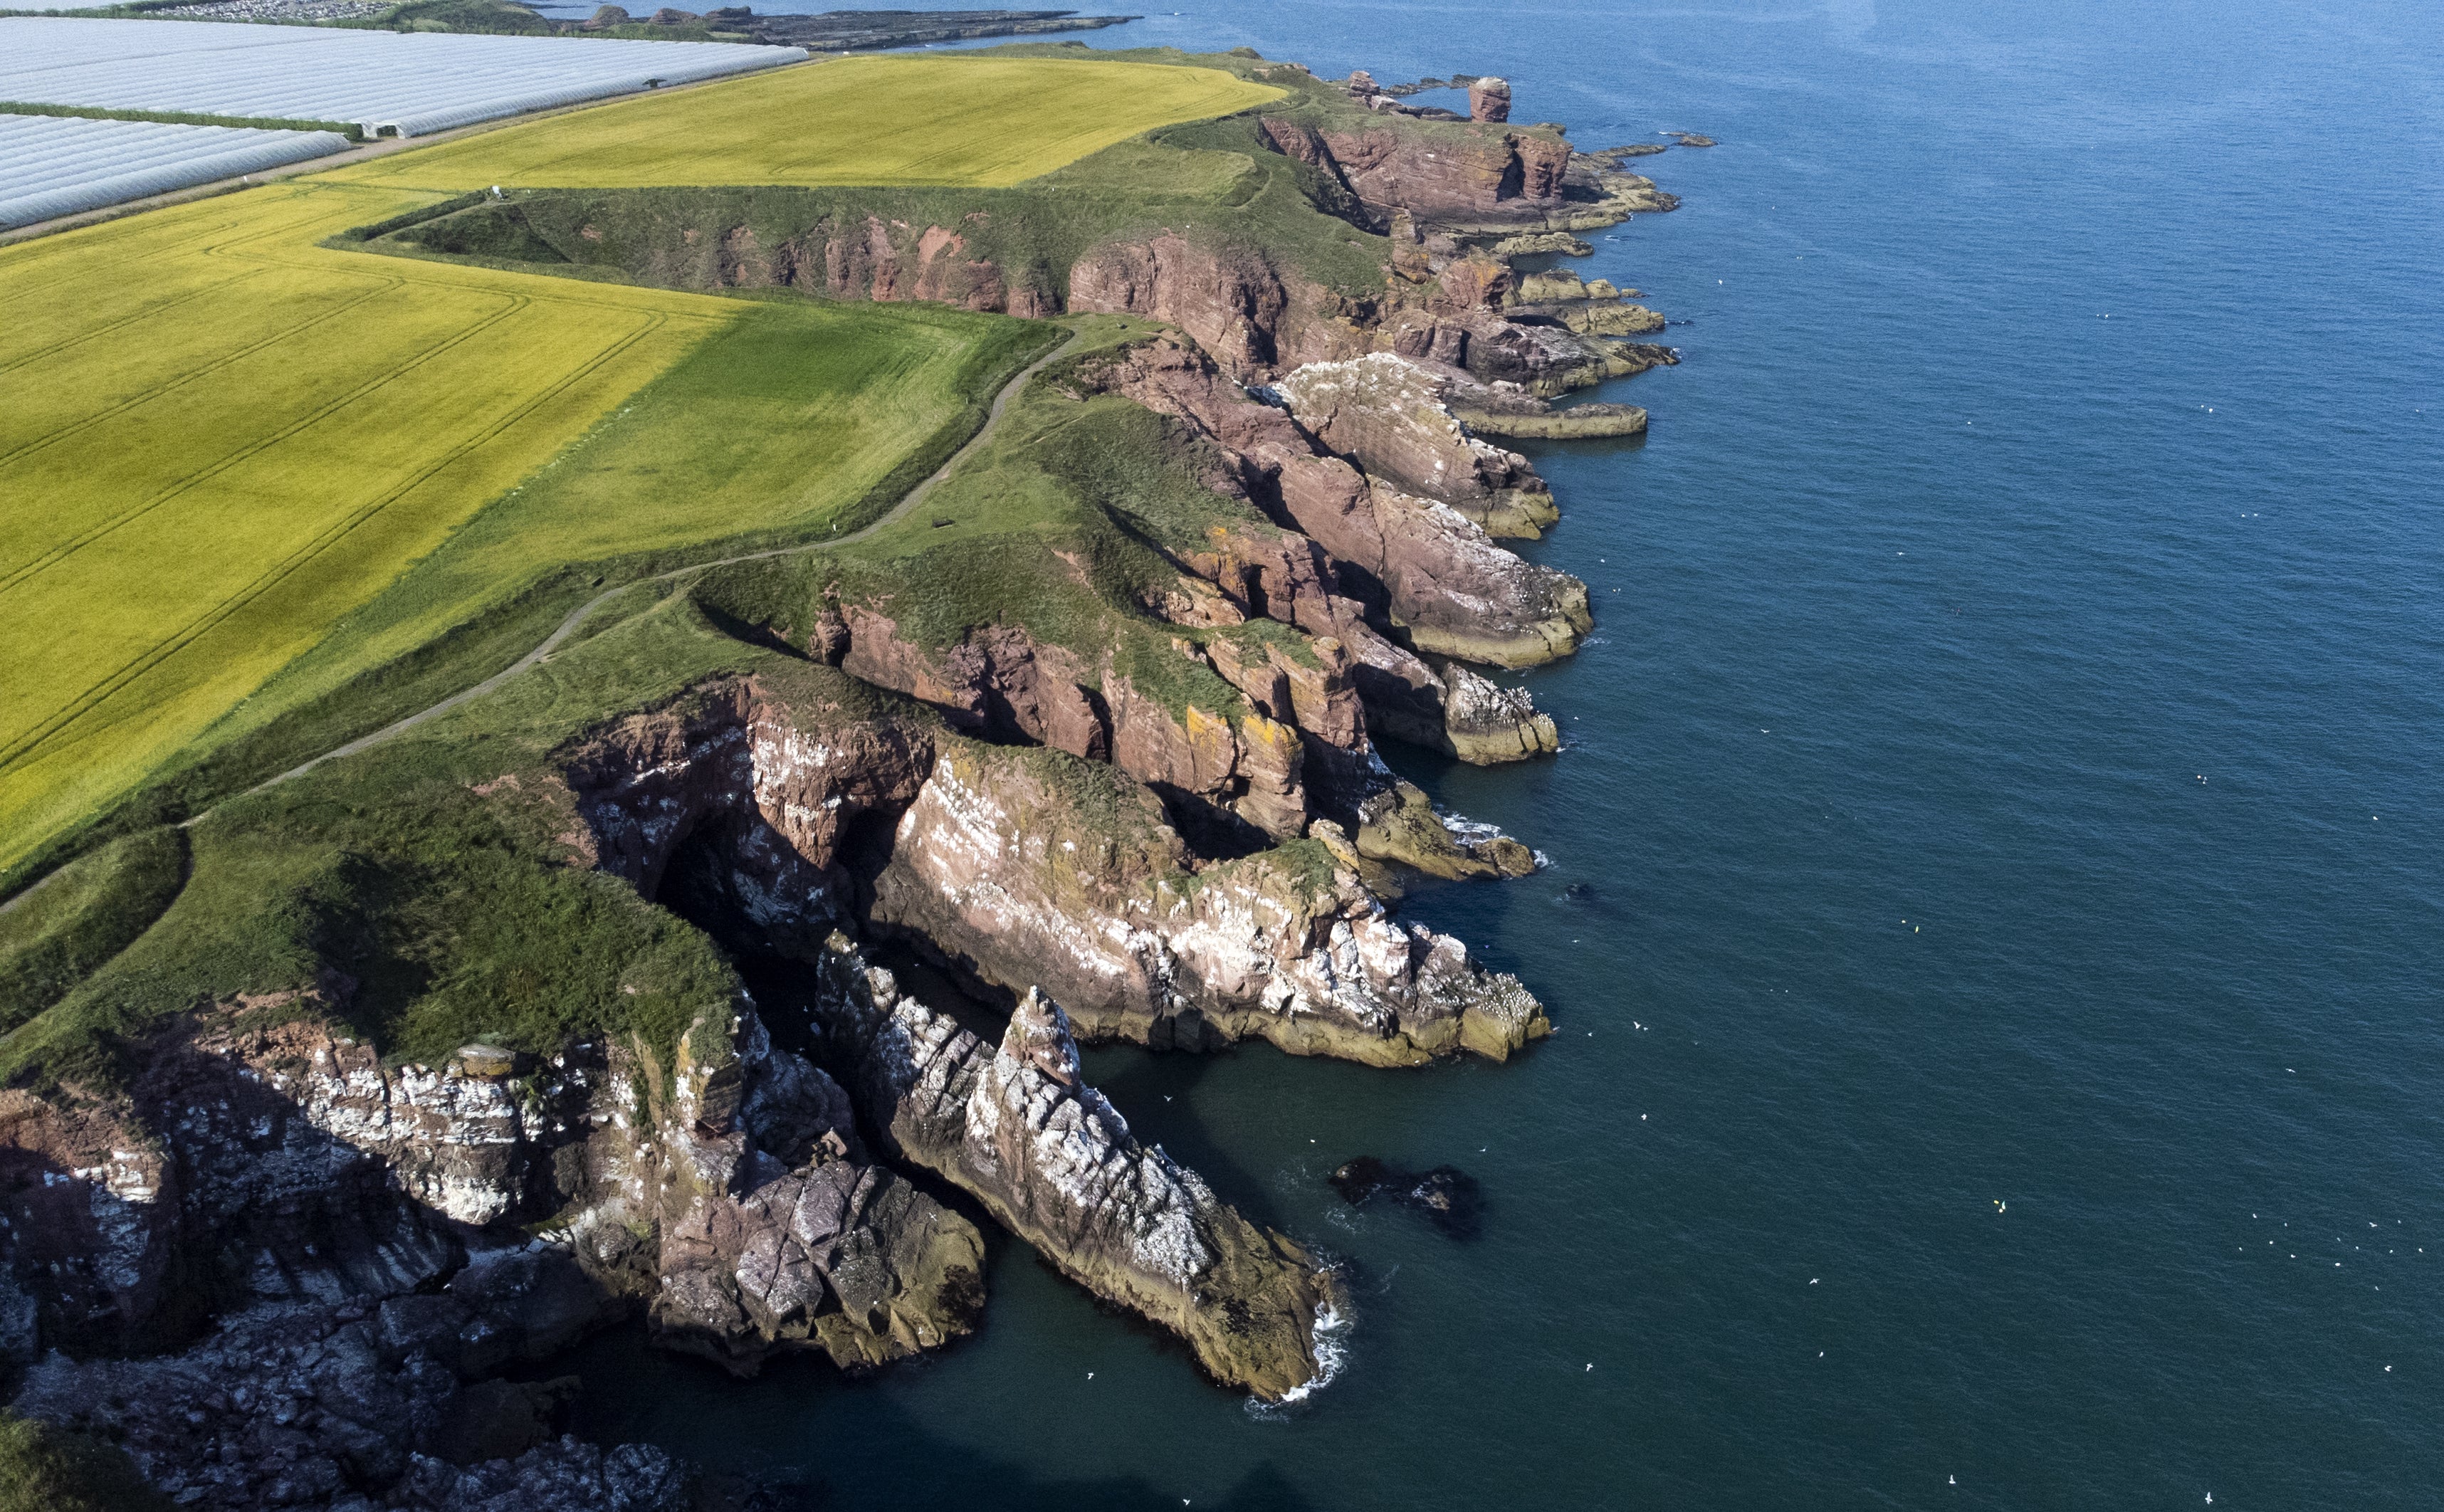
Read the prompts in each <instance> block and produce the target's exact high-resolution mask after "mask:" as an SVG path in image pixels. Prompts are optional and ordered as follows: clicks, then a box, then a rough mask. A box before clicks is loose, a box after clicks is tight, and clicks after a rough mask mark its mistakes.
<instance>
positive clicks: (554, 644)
mask: <svg viewBox="0 0 2444 1512" xmlns="http://www.w3.org/2000/svg"><path fill="white" fill-rule="evenodd" d="M1078 341H1079V336H1078V333H1076V332H1072V333H1071V334H1070V336H1069V338H1068V339H1067V340H1066V341H1063V342H1061V344H1060V345H1058V346H1055V347H1054V348H1052V349H1051V350H1050V351H1048V352H1046V353H1045V354H1044V355H1043V356H1042V357H1039V358H1037V359H1036V360H1034V361H1032V362H1029V363H1028V365H1027V366H1026V367H1024V368H1022V369H1020V370H1019V373H1018V376H1017V377H1015V378H1011V379H1010V380H1009V382H1008V383H1005V384H1003V385H1002V388H1001V392H1000V393H998V394H995V395H994V396H993V399H992V404H991V406H990V407H989V408H988V409H987V410H986V411H985V422H984V424H982V425H980V426H978V427H977V428H976V433H975V434H973V435H972V436H970V437H968V439H967V440H966V441H964V442H962V443H961V444H960V446H959V449H958V450H957V451H955V452H952V453H951V454H950V456H949V457H948V458H946V459H945V460H944V461H943V463H942V465H941V466H940V467H938V468H935V470H933V472H931V473H930V474H928V475H927V476H926V478H925V479H924V481H923V482H921V483H919V484H917V485H916V487H915V488H913V489H909V490H908V492H907V494H906V495H905V496H903V497H902V498H901V499H900V501H899V502H898V504H895V505H893V506H892V507H890V508H889V509H887V510H885V511H884V512H883V513H882V514H881V515H880V516H879V517H878V518H876V519H875V520H873V521H872V522H870V523H868V524H866V525H863V526H859V527H858V528H857V529H855V530H852V531H850V532H849V533H848V534H846V535H842V536H829V537H826V538H825V539H824V540H822V541H815V542H807V543H805V544H800V545H794V546H775V547H773V548H772V549H770V550H768V551H749V552H742V553H740V554H739V555H737V556H733V557H718V558H715V559H714V560H713V561H711V562H691V563H689V564H688V565H687V566H684V567H674V568H672V569H671V570H670V571H668V572H657V573H656V574H654V575H653V576H651V577H648V578H636V579H632V580H630V581H627V582H623V583H621V584H620V585H619V586H618V587H616V588H605V589H603V590H602V592H601V593H599V594H596V595H595V596H594V597H593V598H591V599H586V600H585V601H584V602H583V603H582V604H580V605H578V606H577V607H576V608H575V609H572V610H570V611H569V612H568V617H567V618H565V619H563V620H562V621H561V622H560V623H559V625H558V626H556V627H555V628H554V629H553V630H552V633H551V634H550V635H548V636H545V637H544V638H543V640H542V642H541V643H540V644H538V645H537V646H536V647H535V648H534V649H533V650H532V651H529V652H528V653H527V654H526V655H523V656H520V657H519V658H518V659H517V660H515V661H513V662H511V663H510V664H509V666H507V667H504V668H502V669H501V670H500V671H499V672H496V673H492V675H491V676H490V677H487V678H485V679H484V680H483V681H482V682H479V683H477V684H475V685H474V686H473V687H472V688H468V689H465V690H463V691H459V692H455V693H453V694H451V695H450V696H449V697H447V698H444V699H442V700H441V701H440V702H439V703H436V704H434V705H431V706H429V707H427V708H424V709H420V710H417V711H416V712H415V713H413V714H409V715H407V716H406V717H405V718H403V719H398V720H395V721H393V722H392V723H390V724H387V725H384V726H383V727H382V728H380V729H378V730H375V731H374V732H373V733H372V734H370V735H361V736H359V737H358V738H357V739H355V740H352V741H349V742H348V743H347V744H345V745H343V746H335V747H332V748H331V749H329V750H326V751H324V753H323V754H322V755H320V756H316V757H314V758H313V759H312V760H310V761H305V762H301V763H299V764H298V765H295V766H291V767H290V768H288V769H287V771H285V772H282V773H280V774H279V775H278V776H276V777H271V778H267V779H266V780H265V781H263V782H260V783H257V784H255V785H254V786H252V787H250V788H248V789H246V790H245V791H244V792H242V793H238V794H235V795H233V796H235V797H239V798H250V797H252V796H253V795H255V794H257V793H261V792H267V791H268V790H270V789H271V788H274V787H277V786H279V785H280V784H283V783H286V782H288V781H289V780H291V779H292V778H298V777H303V776H305V774H306V773H307V772H310V771H312V770H313V769H314V768H315V767H317V766H320V765H323V764H324V762H330V761H337V760H339V759H340V758H341V757H343V756H354V755H356V754H357V753H358V752H359V751H363V750H370V749H372V748H373V747H376V746H380V745H383V744H386V743H388V742H390V741H393V740H396V739H398V737H399V736H401V735H404V734H406V733H407V732H408V731H409V730H411V729H414V728H417V726H419V725H422V724H425V723H427V722H429V721H431V720H434V719H437V718H439V717H440V716H441V715H443V714H446V713H448V712H450V711H451V710H454V709H456V708H458V707H459V706H460V705H462V704H467V703H472V702H473V701H474V700H476V699H478V698H481V697H483V696H484V695H485V694H486V693H489V692H491V691H493V690H494V689H496V688H498V687H500V686H501V685H502V684H503V683H505V682H508V681H509V679H510V678H512V677H515V676H516V675H517V674H518V673H522V672H525V671H527V670H528V668H531V667H537V666H540V665H542V664H543V663H544V662H546V661H548V660H549V659H550V658H551V654H552V653H553V652H554V651H557V650H559V649H560V646H561V644H562V643H563V642H564V641H565V640H567V638H568V637H569V636H572V635H574V634H576V633H577V629H578V627H579V626H581V625H583V623H585V621H586V620H587V618H590V617H591V616H592V615H593V614H594V611H596V610H597V609H600V608H602V606H603V605H604V604H606V603H609V602H610V601H611V600H612V599H617V598H618V597H620V595H621V594H623V593H626V592H628V591H629V590H630V589H632V588H637V587H641V586H643V585H644V584H646V583H654V582H674V581H677V580H679V579H681V578H686V577H691V576H693V575H694V574H696V573H700V572H710V571H712V570H713V568H715V567H731V566H736V565H738V564H739V563H740V562H768V561H771V560H772V559H774V558H776V557H795V556H803V555H805V553H807V552H810V551H830V550H833V549H836V548H838V547H841V546H845V545H851V544H855V543H857V542H859V541H862V540H864V539H865V538H866V537H868V536H871V535H873V534H874V533H875V532H876V531H878V530H880V529H881V528H882V527H883V526H888V525H893V524H896V523H898V521H900V520H902V519H905V518H906V517H907V516H908V515H909V514H910V513H911V512H912V511H913V510H915V509H916V507H917V506H918V505H919V504H922V503H923V502H924V501H925V497H926V495H928V494H930V493H932V492H933V491H934V489H935V485H937V484H939V483H940V482H941V481H942V480H943V479H945V478H947V477H949V476H950V475H951V473H952V472H953V471H954V470H956V469H957V468H958V466H959V464H960V463H962V462H965V461H966V460H967V459H968V458H969V456H970V455H971V454H972V453H973V452H975V451H976V450H977V449H979V448H980V447H982V446H983V445H984V444H985V443H986V442H988V441H990V440H991V439H992V436H993V433H994V432H996V431H998V430H999V429H1001V418H1002V413H1003V412H1004V411H1005V410H1007V409H1009V401H1010V399H1011V397H1012V396H1015V395H1016V394H1017V393H1018V392H1019V390H1021V389H1023V388H1025V387H1026V386H1027V384H1028V382H1029V381H1030V380H1031V379H1032V378H1034V377H1035V375H1036V374H1037V373H1039V372H1041V371H1043V370H1044V368H1045V367H1046V366H1047V365H1048V364H1050V363H1051V362H1052V360H1054V359H1055V358H1058V357H1060V356H1062V355H1063V354H1064V353H1065V352H1067V351H1068V350H1069V349H1070V348H1071V347H1073V346H1075V345H1077V344H1078ZM223 802H227V800H223ZM214 807H218V805H217V804H215V805H214ZM212 813H213V809H210V808H208V809H205V810H204V811H203V812H202V813H200V814H196V815H194V816H193V817H192V818H190V819H188V820H186V821H184V822H182V823H181V824H180V825H179V826H178V827H179V828H181V829H187V828H192V827H193V826H194V825H195V824H197V823H200V822H201V821H203V820H205V819H207V818H209V817H210V816H211V814H212ZM28 891H30V889H29V890H28ZM18 895H19V896H20V897H22V896H24V895H25V894H18ZM14 901H15V900H14V899H11V900H10V903H11V904H13V903H14ZM8 906H9V905H0V912H6V909H7V907H8Z"/></svg>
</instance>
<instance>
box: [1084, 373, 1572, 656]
mask: <svg viewBox="0 0 2444 1512" xmlns="http://www.w3.org/2000/svg"><path fill="white" fill-rule="evenodd" d="M1093 380H1094V381H1095V382H1097V383H1099V384H1100V385H1102V387H1103V388H1104V390H1105V391H1106V392H1112V393H1119V394H1123V395H1126V396H1128V397H1130V398H1132V399H1135V400H1136V401H1137V402H1138V403H1139V404H1142V405H1144V406H1145V407H1146V408H1148V409H1151V410H1153V411H1155V412H1156V413H1157V414H1161V415H1173V416H1175V417H1176V418H1178V419H1181V420H1183V421H1185V422H1186V423H1187V424H1188V425H1189V426H1190V427H1191V428H1192V429H1194V431H1195V432H1197V433H1199V434H1201V435H1203V436H1205V437H1207V438H1208V439H1210V440H1212V441H1213V443H1214V444H1215V445H1216V446H1217V447H1219V448H1221V449H1222V450H1223V451H1224V452H1225V453H1226V454H1227V455H1228V456H1230V457H1231V459H1232V460H1233V462H1234V463H1235V464H1236V467H1237V470H1238V473H1239V476H1240V477H1241V478H1242V479H1243V480H1244V483H1245V486H1246V487H1247V488H1248V489H1249V491H1250V495H1251V496H1252V497H1254V498H1255V499H1256V500H1257V501H1258V502H1259V503H1262V504H1264V505H1266V506H1268V507H1270V508H1272V509H1274V510H1277V511H1278V512H1279V514H1280V515H1281V516H1282V517H1283V518H1285V519H1286V520H1287V522H1288V523H1289V524H1292V525H1294V526H1297V527H1298V529H1299V530H1300V531H1301V532H1303V533H1304V534H1305V535H1306V536H1307V537H1308V538H1309V539H1311V540H1313V541H1314V542H1315V543H1316V544H1318V545H1320V546H1322V547H1323V548H1324V551H1325V552H1326V553H1328V554H1329V555H1330V556H1331V558H1332V559H1333V561H1334V562H1336V563H1338V564H1339V567H1340V571H1339V573H1338V578H1339V582H1340V586H1341V587H1342V592H1343V593H1344V594H1346V595H1347V596H1348V597H1351V598H1353V599H1359V600H1361V601H1371V602H1373V603H1376V604H1379V605H1381V606H1382V607H1383V609H1384V610H1385V611H1386V612H1387V613H1388V614H1389V615H1390V617H1391V618H1392V619H1393V621H1394V622H1396V623H1397V624H1398V625H1399V626H1400V627H1402V628H1403V629H1404V630H1405V631H1406V632H1407V635H1408V636H1409V639H1410V641H1411V643H1412V644H1413V645H1414V646H1415V647H1416V649H1417V650H1420V651H1428V652H1433V653H1435V654H1438V655H1448V656H1457V657H1460V658H1462V659H1465V660H1470V661H1482V662H1487V663H1490V664H1491V665H1493V666H1498V667H1527V666H1534V665H1537V664H1539V663H1542V662H1546V661H1550V660H1553V659H1555V658H1556V657H1559V656H1564V655H1568V654H1569V653H1570V652H1571V651H1572V650H1574V649H1575V648H1576V646H1577V644H1578V640H1579V637H1580V636H1583V635H1584V634H1585V633H1586V632H1587V631H1588V630H1589V629H1591V628H1592V627H1593V624H1594V621H1593V618H1592V617H1591V616H1590V615H1589V613H1588V610H1587V599H1586V585H1585V584H1583V583H1582V582H1580V581H1578V580H1577V579H1576V578H1573V577H1570V576H1569V575H1568V574H1566V573H1563V572H1557V571H1555V570H1553V569H1552V568H1550V567H1544V566H1539V565H1536V564H1534V563H1531V562H1523V561H1521V560H1520V559H1519V558H1518V557H1516V556H1513V555H1512V554H1511V553H1509V552H1508V551H1506V550H1504V549H1503V548H1502V547H1500V546H1498V545H1496V544H1494V543H1493V541H1492V539H1491V538H1490V537H1489V536H1488V535H1487V534H1486V532H1485V529H1484V527H1483V526H1479V525H1477V524H1476V523H1475V522H1474V521H1472V520H1470V519H1469V518H1467V517H1466V516H1465V515H1463V514H1461V513H1460V512H1459V511H1458V510H1456V509H1454V508H1453V507H1451V506H1450V505H1447V504H1444V503H1441V502H1440V501H1438V500H1435V499H1429V498H1421V497H1419V496H1417V495H1416V494H1412V493H1408V492H1404V491H1402V490H1401V489H1398V488H1397V487H1395V486H1393V485H1392V484H1390V483H1389V482H1387V481H1386V480H1383V479H1378V478H1370V477H1368V476H1367V475H1366V474H1365V473H1363V472H1361V471H1360V470H1358V469H1357V468H1355V467H1353V466H1351V465H1350V463H1349V462H1348V461H1346V460H1344V459H1343V458H1342V457H1338V456H1334V455H1332V454H1331V453H1330V452H1326V451H1325V450H1324V448H1322V447H1320V446H1319V445H1318V444H1317V443H1316V442H1315V440H1313V439H1312V438H1311V437H1310V436H1309V435H1308V434H1307V433H1306V432H1305V430H1303V429H1301V427H1300V425H1299V424H1298V422H1297V421H1296V420H1295V419H1293V418H1292V416H1291V415H1288V414H1287V413H1285V412H1283V411H1280V410H1275V409H1271V408H1269V407H1268V406H1265V405H1261V404H1257V403H1255V402H1253V401H1252V400H1250V399H1249V398H1248V397H1246V396H1245V395H1244V394H1242V393H1241V392H1240V391H1239V389H1238V387H1237V385H1235V384H1232V383H1231V382H1229V381H1228V380H1227V379H1225V378H1222V376H1221V374H1220V373H1219V372H1218V371H1217V370H1216V369H1215V368H1214V366H1213V363H1212V361H1211V360H1208V359H1206V358H1205V357H1204V355H1203V354H1202V353H1200V352H1197V351H1195V350H1194V348H1190V347H1186V346H1183V345H1181V344H1180V343H1178V342H1176V341H1153V342H1149V343H1146V344H1144V345H1141V346H1137V347H1132V348H1130V349H1129V350H1128V351H1127V352H1126V353H1124V354H1123V355H1121V356H1120V358H1118V359H1117V360H1114V361H1113V362H1112V363H1110V364H1108V365H1107V366H1105V367H1103V368H1102V369H1101V370H1100V371H1099V372H1098V373H1097V375H1096V376H1095V378H1094V379H1093ZM1333 389H1334V392H1335V393H1336V394H1337V395H1340V396H1341V397H1342V404H1341V408H1342V409H1345V410H1346V411H1347V412H1348V414H1347V415H1346V418H1345V420H1343V421H1342V423H1344V424H1345V425H1346V426H1347V427H1348V429H1349V432H1350V433H1351V434H1353V435H1356V434H1360V433H1369V434H1375V435H1384V436H1390V435H1394V434H1397V433H1398V432H1399V430H1400V429H1401V426H1400V422H1399V420H1398V418H1397V417H1388V418H1383V419H1381V420H1374V419H1370V418H1368V417H1365V416H1363V415H1361V414H1360V413H1359V411H1360V410H1361V404H1360V402H1359V399H1360V397H1361V396H1357V395H1353V394H1348V393H1346V392H1345V390H1346V386H1345V385H1334V386H1333ZM1447 439H1448V437H1447ZM1382 450H1383V451H1385V452H1388V453H1392V454H1397V455H1400V456H1403V457H1404V458H1406V459H1408V460H1411V461H1415V462H1416V463H1417V465H1418V466H1419V467H1420V470H1424V471H1427V472H1428V473H1431V472H1432V463H1431V459H1428V458H1426V457H1425V456H1424V453H1423V452H1421V451H1410V452H1398V451H1396V450H1395V449H1394V448H1392V447H1391V446H1389V444H1388V443H1387V444H1386V445H1385V446H1384V447H1383V448H1382ZM1488 450H1489V451H1490V450H1491V449H1488ZM1461 454H1465V455H1469V456H1471V457H1474V455H1475V453H1474V452H1472V451H1468V450H1467V449H1465V448H1463V449H1462V451H1461V452H1455V453H1454V455H1461ZM1446 470H1449V468H1448V464H1447V467H1446ZM1497 475H1502V474H1497ZM1511 475H1515V474H1511ZM1468 486H1469V487H1472V488H1477V489H1482V488H1483V487H1484V485H1483V481H1482V477H1481V475H1479V476H1476V481H1475V482H1473V483H1472V484H1470V485H1468Z"/></svg>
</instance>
